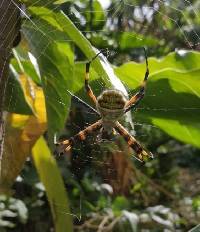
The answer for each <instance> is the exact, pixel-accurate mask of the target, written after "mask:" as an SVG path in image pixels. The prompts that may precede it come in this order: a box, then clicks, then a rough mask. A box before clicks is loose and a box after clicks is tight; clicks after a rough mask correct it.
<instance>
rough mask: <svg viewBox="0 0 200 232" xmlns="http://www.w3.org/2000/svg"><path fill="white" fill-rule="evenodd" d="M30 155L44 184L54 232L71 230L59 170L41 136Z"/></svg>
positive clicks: (66, 199)
mask: <svg viewBox="0 0 200 232" xmlns="http://www.w3.org/2000/svg"><path fill="white" fill-rule="evenodd" d="M32 156H33V160H34V163H35V166H36V169H37V171H38V174H39V176H40V179H41V181H42V183H43V184H44V186H45V189H46V193H47V197H48V201H49V204H50V207H51V212H52V215H53V220H54V226H55V231H56V232H66V231H68V232H70V231H72V215H71V214H70V209H69V200H68V197H67V193H66V190H65V186H64V182H63V180H62V177H61V175H60V170H59V168H58V166H57V164H56V161H55V160H54V158H53V156H52V154H51V153H50V150H49V148H48V146H47V144H46V142H45V140H44V138H43V137H40V138H39V139H38V141H37V142H36V144H35V146H34V147H33V149H32Z"/></svg>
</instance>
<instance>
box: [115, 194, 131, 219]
mask: <svg viewBox="0 0 200 232" xmlns="http://www.w3.org/2000/svg"><path fill="white" fill-rule="evenodd" d="M128 208H129V202H128V200H127V199H126V198H125V197H123V196H118V197H116V198H115V200H114V202H113V204H112V209H113V211H114V213H115V214H116V215H118V216H119V215H120V214H121V211H122V210H123V209H128Z"/></svg>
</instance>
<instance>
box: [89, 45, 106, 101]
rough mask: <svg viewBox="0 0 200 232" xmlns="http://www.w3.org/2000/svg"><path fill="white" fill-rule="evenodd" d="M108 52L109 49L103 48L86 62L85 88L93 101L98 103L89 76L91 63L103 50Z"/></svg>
mask: <svg viewBox="0 0 200 232" xmlns="http://www.w3.org/2000/svg"><path fill="white" fill-rule="evenodd" d="M105 51H106V52H107V49H102V50H101V51H100V52H98V53H97V54H96V55H95V56H94V57H93V58H92V59H91V60H90V61H89V62H87V63H86V70H85V90H86V92H87V94H88V96H89V97H90V98H91V99H92V101H93V102H94V103H95V105H96V103H97V98H96V96H95V95H94V93H93V91H92V88H91V87H90V85H89V76H90V65H91V63H92V61H94V60H95V59H96V58H97V57H98V56H99V55H100V54H101V53H103V52H105Z"/></svg>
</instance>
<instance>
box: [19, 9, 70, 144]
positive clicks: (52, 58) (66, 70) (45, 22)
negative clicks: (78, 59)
mask: <svg viewBox="0 0 200 232" xmlns="http://www.w3.org/2000/svg"><path fill="white" fill-rule="evenodd" d="M31 10H32V12H33V13H37V14H38V15H40V16H41V19H40V20H37V27H38V28H41V29H38V28H35V27H34V25H33V24H32V23H31V22H26V23H25V24H24V26H23V32H24V34H25V36H26V38H27V40H28V43H29V45H30V47H31V50H32V53H33V54H34V56H35V57H36V58H37V61H38V64H39V68H40V73H41V80H42V87H43V90H44V94H45V102H46V109H47V118H48V132H49V139H50V141H51V143H52V141H53V140H52V138H53V135H54V134H55V133H56V132H58V131H60V130H61V129H62V128H63V127H64V123H65V120H66V117H67V115H68V112H69V106H70V96H69V95H68V94H67V90H71V89H72V83H73V78H72V76H73V72H72V71H73V60H74V58H73V53H72V50H71V47H70V44H69V43H66V42H65V40H67V39H68V38H67V37H66V36H65V34H64V33H62V31H60V30H59V29H60V28H59V26H58V25H57V23H56V22H55V20H54V18H53V17H51V14H50V13H49V11H48V9H46V8H37V7H32V9H31Z"/></svg>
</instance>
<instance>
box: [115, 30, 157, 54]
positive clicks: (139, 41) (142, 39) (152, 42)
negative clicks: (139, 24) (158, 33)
mask: <svg viewBox="0 0 200 232" xmlns="http://www.w3.org/2000/svg"><path fill="white" fill-rule="evenodd" d="M158 43H159V41H158V40H157V39H155V38H152V37H150V36H143V35H140V34H137V33H135V32H123V33H122V34H121V35H120V37H119V47H120V49H122V50H127V49H130V48H138V47H143V46H156V45H158Z"/></svg>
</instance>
